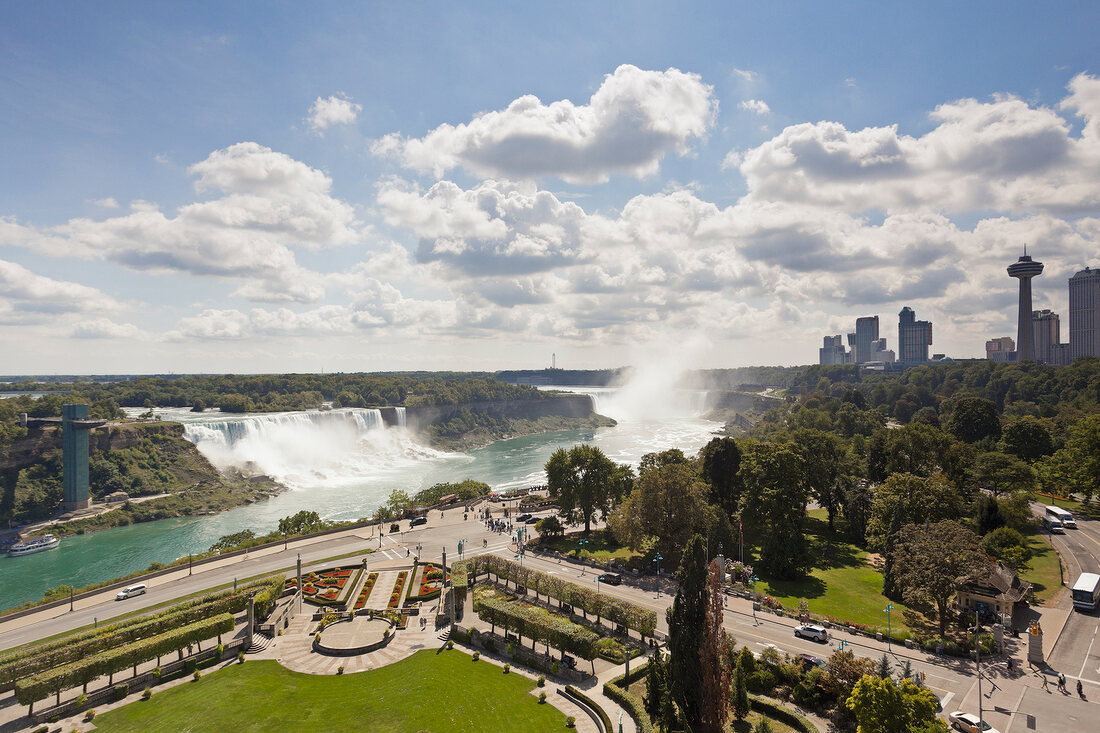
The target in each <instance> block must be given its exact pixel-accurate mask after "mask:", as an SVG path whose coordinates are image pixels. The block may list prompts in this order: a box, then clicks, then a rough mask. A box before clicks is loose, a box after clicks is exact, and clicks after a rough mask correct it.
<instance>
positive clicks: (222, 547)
mask: <svg viewBox="0 0 1100 733" xmlns="http://www.w3.org/2000/svg"><path fill="white" fill-rule="evenodd" d="M254 539H256V533H255V532H253V531H252V530H250V529H242V530H241V531H240V532H234V533H233V534H226V535H222V536H221V537H219V538H218V541H217V542H215V543H214V544H212V545H210V552H225V551H226V550H232V549H235V548H236V547H238V546H240V545H243V544H244V543H246V542H251V541H252V540H254Z"/></svg>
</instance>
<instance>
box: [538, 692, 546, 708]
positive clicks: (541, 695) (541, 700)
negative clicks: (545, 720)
mask: <svg viewBox="0 0 1100 733" xmlns="http://www.w3.org/2000/svg"><path fill="white" fill-rule="evenodd" d="M545 702H546V693H545V692H540V693H539V705H542V704H543V703H545Z"/></svg>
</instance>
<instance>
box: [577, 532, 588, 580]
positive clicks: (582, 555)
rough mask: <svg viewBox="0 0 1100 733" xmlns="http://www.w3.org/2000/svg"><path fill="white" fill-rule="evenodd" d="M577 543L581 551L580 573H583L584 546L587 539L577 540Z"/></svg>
mask: <svg viewBox="0 0 1100 733" xmlns="http://www.w3.org/2000/svg"><path fill="white" fill-rule="evenodd" d="M577 544H578V545H579V546H580V547H579V549H580V553H581V575H584V573H585V570H586V568H585V566H584V547H585V545H587V544H588V540H577Z"/></svg>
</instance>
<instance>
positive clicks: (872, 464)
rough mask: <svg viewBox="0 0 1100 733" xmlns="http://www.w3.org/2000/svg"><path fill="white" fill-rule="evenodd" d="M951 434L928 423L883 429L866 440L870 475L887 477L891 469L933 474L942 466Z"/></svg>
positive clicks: (876, 479)
mask: <svg viewBox="0 0 1100 733" xmlns="http://www.w3.org/2000/svg"><path fill="white" fill-rule="evenodd" d="M950 445H951V437H950V436H949V435H947V434H946V433H944V432H943V431H942V430H940V429H938V428H934V427H932V426H931V425H927V424H925V423H912V424H910V425H906V426H905V427H903V428H898V429H897V430H880V431H879V432H877V433H875V434H874V435H872V436H871V440H870V441H868V443H867V478H869V479H871V480H872V481H884V480H886V477H887V476H889V475H890V474H892V473H911V474H913V475H915V476H931V475H932V474H933V473H935V472H936V471H939V470H940V469H941V468H942V467H943V459H944V455H945V454H946V452H947V450H948V448H949V447H950Z"/></svg>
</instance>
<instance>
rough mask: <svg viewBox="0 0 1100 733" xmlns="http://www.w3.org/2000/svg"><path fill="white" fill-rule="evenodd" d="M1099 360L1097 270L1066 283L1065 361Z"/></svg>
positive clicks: (1099, 289)
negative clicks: (1097, 358) (1080, 357)
mask: <svg viewBox="0 0 1100 733" xmlns="http://www.w3.org/2000/svg"><path fill="white" fill-rule="evenodd" d="M1079 356H1100V270H1094V269H1092V268H1089V267H1086V268H1085V269H1084V270H1081V271H1080V272H1078V273H1077V274H1076V275H1074V276H1073V277H1071V278H1070V279H1069V358H1070V359H1076V358H1077V357H1079Z"/></svg>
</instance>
